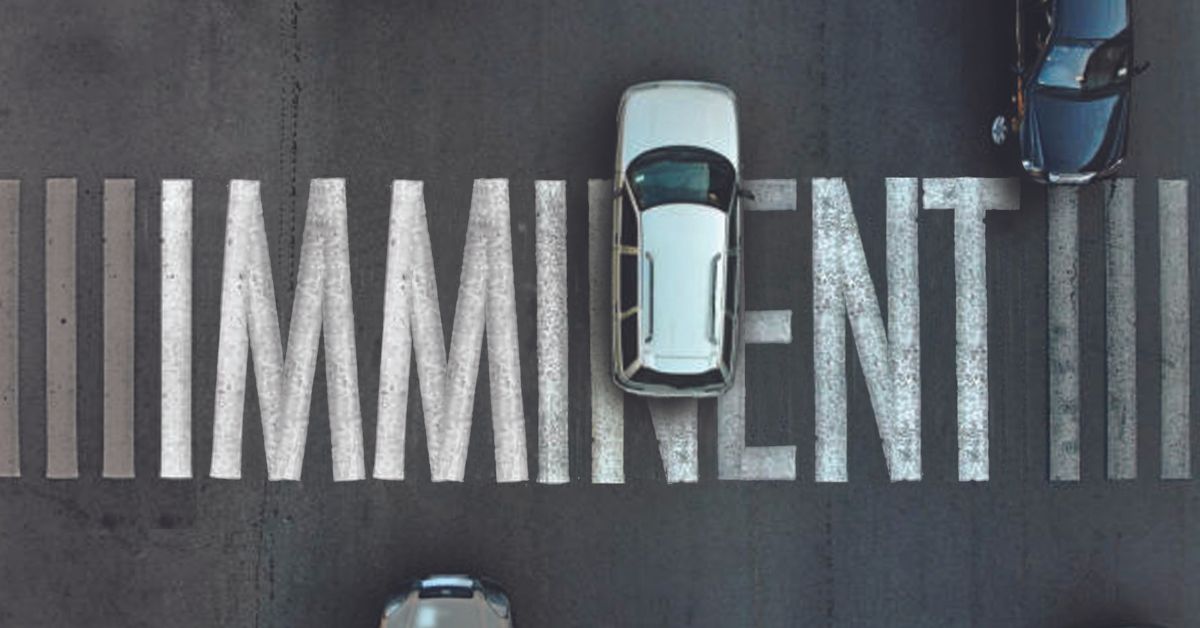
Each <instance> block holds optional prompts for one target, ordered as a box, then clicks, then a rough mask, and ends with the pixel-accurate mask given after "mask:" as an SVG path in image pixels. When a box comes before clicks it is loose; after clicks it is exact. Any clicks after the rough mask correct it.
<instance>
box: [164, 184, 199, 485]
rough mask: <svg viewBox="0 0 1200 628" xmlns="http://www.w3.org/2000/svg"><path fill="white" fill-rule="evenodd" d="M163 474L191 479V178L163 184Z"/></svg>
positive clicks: (169, 476) (165, 476)
mask: <svg viewBox="0 0 1200 628" xmlns="http://www.w3.org/2000/svg"><path fill="white" fill-rule="evenodd" d="M159 251H160V254H161V264H162V267H161V269H162V274H161V277H160V286H161V300H160V306H161V309H160V319H159V320H160V324H161V326H162V337H161V338H162V340H161V344H160V351H161V354H162V357H161V360H162V362H161V364H160V368H161V371H160V373H161V377H162V383H161V390H162V392H161V399H160V406H159V408H160V412H161V417H162V432H161V435H160V443H161V444H160V448H161V452H160V456H159V465H160V471H159V473H160V475H161V476H162V477H163V478H174V479H187V478H190V477H192V182H191V181H190V180H187V179H167V180H164V181H163V182H162V235H161V238H160V239H159Z"/></svg>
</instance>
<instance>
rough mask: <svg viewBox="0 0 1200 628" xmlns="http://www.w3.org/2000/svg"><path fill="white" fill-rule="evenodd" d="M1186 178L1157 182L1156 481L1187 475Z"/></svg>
mask: <svg viewBox="0 0 1200 628" xmlns="http://www.w3.org/2000/svg"><path fill="white" fill-rule="evenodd" d="M1187 196H1188V184H1187V181H1159V182H1158V238H1159V240H1158V241H1159V265H1160V270H1159V308H1160V309H1159V315H1160V317H1161V319H1160V320H1161V323H1162V367H1161V368H1162V370H1161V374H1160V376H1161V378H1162V469H1161V471H1162V479H1164V480H1186V479H1189V478H1191V477H1192V460H1191V426H1190V423H1191V415H1190V412H1191V408H1190V401H1191V400H1190V398H1189V397H1190V394H1191V379H1190V370H1191V353H1190V352H1191V316H1190V314H1191V304H1190V301H1189V283H1188V282H1189V272H1188V263H1189V262H1188V198H1187Z"/></svg>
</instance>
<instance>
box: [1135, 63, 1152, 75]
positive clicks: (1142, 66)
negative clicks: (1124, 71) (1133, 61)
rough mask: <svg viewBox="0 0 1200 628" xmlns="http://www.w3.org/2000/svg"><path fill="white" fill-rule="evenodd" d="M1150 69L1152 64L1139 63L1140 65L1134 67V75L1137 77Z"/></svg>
mask: <svg viewBox="0 0 1200 628" xmlns="http://www.w3.org/2000/svg"><path fill="white" fill-rule="evenodd" d="M1149 69H1150V62H1149V61H1143V62H1142V63H1139V64H1137V65H1135V66H1133V75H1134V76H1137V75H1139V74H1141V73H1142V72H1145V71H1146V70H1149Z"/></svg>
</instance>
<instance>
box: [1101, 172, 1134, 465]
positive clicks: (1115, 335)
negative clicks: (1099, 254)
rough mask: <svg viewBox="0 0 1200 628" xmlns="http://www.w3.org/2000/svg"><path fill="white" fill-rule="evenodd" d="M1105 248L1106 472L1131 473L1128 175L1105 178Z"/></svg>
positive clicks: (1131, 264) (1130, 220)
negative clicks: (1107, 180) (1125, 176)
mask: <svg viewBox="0 0 1200 628" xmlns="http://www.w3.org/2000/svg"><path fill="white" fill-rule="evenodd" d="M1109 185H1110V186H1111V187H1109V189H1108V194H1107V195H1106V198H1105V203H1104V213H1105V215H1106V216H1107V218H1108V220H1107V229H1106V231H1105V248H1106V253H1107V260H1106V266H1105V286H1106V289H1105V314H1104V318H1105V338H1106V342H1105V347H1106V355H1107V358H1106V366H1105V368H1106V370H1107V374H1108V377H1107V379H1108V393H1107V395H1108V413H1107V421H1108V447H1107V457H1108V465H1107V466H1108V477H1109V478H1110V479H1113V480H1127V479H1133V478H1136V477H1137V286H1136V283H1135V282H1136V279H1135V277H1136V275H1135V274H1134V269H1135V265H1134V264H1135V262H1134V252H1135V251H1134V219H1133V217H1134V214H1133V193H1134V181H1133V179H1120V180H1117V181H1114V182H1112V183H1111V184H1109Z"/></svg>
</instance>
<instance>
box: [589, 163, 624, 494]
mask: <svg viewBox="0 0 1200 628" xmlns="http://www.w3.org/2000/svg"><path fill="white" fill-rule="evenodd" d="M612 219H613V194H612V181H604V180H597V179H592V180H589V181H588V288H589V290H588V302H589V305H588V326H589V329H590V336H589V340H590V343H589V344H590V346H589V355H590V359H589V361H590V364H591V388H592V391H591V401H592V404H591V405H592V482H594V483H596V484H621V483H623V482H625V405H624V404H625V399H624V395H623V394H622V393H621V389H619V388H617V386H616V384H614V383H613V380H612V273H613V261H612V247H613V224H612Z"/></svg>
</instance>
